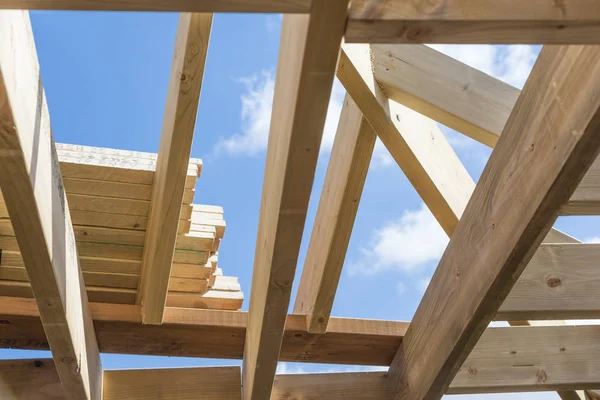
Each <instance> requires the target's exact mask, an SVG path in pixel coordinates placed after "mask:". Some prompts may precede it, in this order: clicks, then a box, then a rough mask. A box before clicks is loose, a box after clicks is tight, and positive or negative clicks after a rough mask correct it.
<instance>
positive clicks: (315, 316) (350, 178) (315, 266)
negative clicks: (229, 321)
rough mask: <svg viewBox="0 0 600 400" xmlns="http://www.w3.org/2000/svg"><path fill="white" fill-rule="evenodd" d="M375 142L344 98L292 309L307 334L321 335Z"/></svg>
mask: <svg viewBox="0 0 600 400" xmlns="http://www.w3.org/2000/svg"><path fill="white" fill-rule="evenodd" d="M376 138H377V134H376V133H375V132H374V131H373V128H371V125H369V123H368V122H367V120H366V119H365V118H364V117H363V115H362V113H361V112H360V109H359V108H358V106H357V105H356V103H354V101H353V100H352V98H351V97H350V96H349V95H346V98H345V100H344V105H343V107H342V113H341V116H340V122H339V124H338V128H337V133H336V136H335V141H334V143H333V149H332V151H331V158H330V162H329V166H328V167H327V175H326V177H325V183H324V184H323V191H322V194H321V199H320V200H319V207H318V209H317V216H316V219H315V222H314V225H313V230H312V234H311V236H310V243H309V245H308V251H307V254H306V260H305V262H304V268H303V269H302V278H301V280H300V286H299V287H298V293H297V294H296V303H295V305H294V314H303V315H306V324H307V329H308V331H309V332H313V333H325V331H326V330H327V323H328V321H329V316H330V314H331V308H332V307H333V299H334V297H335V293H336V290H337V285H338V281H339V279H340V275H341V273H342V266H343V264H344V259H345V257H346V250H347V249H348V242H349V241H350V234H351V232H352V227H353V226H354V219H355V218H356V212H357V211H358V204H359V201H360V197H361V195H362V190H363V186H364V183H365V179H366V177H367V171H368V169H369V164H370V162H371V157H372V154H373V147H374V146H375V139H376Z"/></svg>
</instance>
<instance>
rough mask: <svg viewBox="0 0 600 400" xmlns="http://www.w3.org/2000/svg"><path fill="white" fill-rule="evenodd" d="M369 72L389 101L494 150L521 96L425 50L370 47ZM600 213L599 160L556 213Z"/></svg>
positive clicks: (414, 47) (419, 47) (457, 62)
mask: <svg viewBox="0 0 600 400" xmlns="http://www.w3.org/2000/svg"><path fill="white" fill-rule="evenodd" d="M370 49H371V59H372V61H373V64H372V65H373V71H374V75H375V79H376V80H377V83H378V84H379V85H380V86H381V90H382V91H383V93H385V95H386V96H388V97H389V98H390V99H392V100H394V101H397V102H399V103H400V104H403V105H405V106H407V107H410V108H412V109H414V110H416V111H417V112H419V113H421V114H423V115H426V116H428V117H429V118H432V119H434V120H436V121H438V122H440V123H442V124H444V125H446V126H448V127H449V128H452V129H454V130H456V131H458V132H461V133H463V134H465V135H467V136H469V137H471V138H473V139H475V140H477V141H479V142H481V143H483V144H485V145H487V146H490V147H495V146H496V143H497V142H498V139H499V138H500V135H501V134H502V130H503V129H504V126H505V125H506V122H507V121H508V118H509V116H510V113H511V112H512V110H513V107H514V106H515V103H516V101H517V99H518V98H519V95H520V94H521V91H520V90H519V89H517V88H515V87H513V86H510V85H508V84H506V83H504V82H502V81H501V80H499V79H496V78H493V77H491V76H489V75H487V74H485V73H483V72H481V71H479V70H477V69H475V68H473V67H470V66H468V65H466V64H464V63H462V62H460V61H457V60H455V59H453V58H452V57H449V56H447V55H445V54H442V53H440V52H438V51H436V50H434V49H432V48H429V47H427V46H424V45H417V46H415V45H372V46H370ZM560 213H561V215H599V214H600V159H597V160H596V161H595V162H594V163H593V164H592V166H591V167H590V169H589V170H588V172H587V173H586V175H585V176H584V178H583V180H582V181H581V183H580V184H579V186H578V187H577V189H576V190H575V193H573V195H572V196H571V199H570V200H569V201H568V202H567V203H566V204H565V205H564V206H563V207H562V208H561V211H560Z"/></svg>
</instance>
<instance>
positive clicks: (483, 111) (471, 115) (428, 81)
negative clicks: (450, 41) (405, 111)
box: [370, 44, 521, 147]
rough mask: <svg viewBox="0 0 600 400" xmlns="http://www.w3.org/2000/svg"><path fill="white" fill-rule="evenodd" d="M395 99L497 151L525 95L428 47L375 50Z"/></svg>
mask: <svg viewBox="0 0 600 400" xmlns="http://www.w3.org/2000/svg"><path fill="white" fill-rule="evenodd" d="M370 47H371V54H372V59H373V70H374V74H375V79H376V80H377V83H379V85H380V86H381V89H382V90H383V92H384V93H385V94H386V96H388V97H389V98H390V99H392V100H394V101H397V102H398V103H400V104H403V105H405V106H407V107H410V108H412V109H413V110H415V111H417V112H419V113H421V114H423V115H426V116H428V117H429V118H432V119H434V120H436V121H438V122H440V123H442V124H444V125H446V126H447V127H449V128H451V129H454V130H456V131H458V132H461V133H463V134H465V135H467V136H469V137H471V138H473V139H475V140H477V141H479V142H481V143H483V144H485V145H487V146H490V147H494V146H495V145H496V143H498V138H499V137H500V134H501V133H502V129H504V125H506V121H507V120H508V117H509V115H510V112H511V111H512V109H513V107H514V106H515V103H516V101H517V99H518V98H519V94H520V93H521V91H520V90H519V89H517V88H515V87H512V86H510V85H509V84H506V83H504V82H502V81H501V80H499V79H495V78H492V77H491V76H489V75H487V74H485V73H483V72H481V71H479V70H478V69H476V68H473V67H470V66H468V65H466V64H463V63H462V62H460V61H458V60H455V59H454V58H452V57H449V56H447V55H445V54H443V53H441V52H439V51H436V50H434V49H432V48H430V47H427V46H425V45H385V44H380V45H372V46H370Z"/></svg>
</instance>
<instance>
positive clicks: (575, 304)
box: [494, 243, 600, 321]
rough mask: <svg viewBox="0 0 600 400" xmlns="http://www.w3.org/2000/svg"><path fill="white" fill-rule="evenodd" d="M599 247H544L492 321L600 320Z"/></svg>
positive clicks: (575, 245) (530, 263)
mask: <svg viewBox="0 0 600 400" xmlns="http://www.w3.org/2000/svg"><path fill="white" fill-rule="evenodd" d="M599 282H600V244H592V243H581V244H543V245H541V246H540V247H539V249H538V251H536V253H535V255H534V256H533V258H532V259H531V261H530V262H529V264H528V265H527V268H525V270H524V271H523V274H521V276H520V278H519V279H518V280H517V283H516V284H515V286H514V287H513V289H512V290H511V291H510V293H509V295H508V297H507V298H506V300H505V301H504V303H503V304H502V306H501V307H500V310H499V311H498V313H497V314H496V316H495V317H494V319H495V320H500V321H502V320H511V319H514V320H525V319H530V320H536V319H537V320H555V319H584V318H600V295H599V294H598V291H597V290H596V289H597V285H598V283H599Z"/></svg>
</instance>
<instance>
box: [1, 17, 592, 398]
mask: <svg viewBox="0 0 600 400" xmlns="http://www.w3.org/2000/svg"><path fill="white" fill-rule="evenodd" d="M31 18H32V24H33V30H34V35H35V40H36V45H37V49H38V54H39V60H40V65H41V73H42V79H43V83H44V86H45V89H46V95H47V99H48V105H49V109H50V116H51V122H52V127H53V132H54V136H55V139H56V141H57V142H65V143H73V144H85V145H93V146H102V147H112V148H121V149H130V150H139V151H150V152H156V151H157V150H158V144H159V135H160V130H161V124H162V117H163V110H164V104H165V98H166V91H167V83H168V77H169V73H170V66H171V57H172V54H173V44H174V38H175V31H176V26H177V15H176V14H162V13H80V12H35V13H32V14H31ZM280 25H281V18H280V17H279V16H277V15H217V16H216V17H215V20H214V23H213V31H212V37H211V43H210V48H209V55H208V64H207V68H206V72H205V77H204V84H203V88H202V97H201V100H200V107H199V111H198V118H197V125H196V131H195V139H194V146H193V150H192V156H193V157H199V158H202V159H203V160H204V168H203V172H202V176H201V178H200V179H199V183H198V186H197V187H196V198H195V203H201V204H217V205H221V206H223V207H224V209H225V219H226V221H227V232H226V235H225V239H224V240H223V242H222V244H221V249H220V254H219V265H220V266H222V267H223V270H224V272H225V274H226V275H232V276H238V277H239V278H240V283H241V285H242V288H243V291H244V293H245V295H246V300H245V302H244V310H247V308H248V300H249V294H250V283H251V276H252V267H253V259H254V245H255V240H256V229H257V225H258V215H259V205H260V196H261V185H262V179H263V173H264V161H265V149H266V138H267V134H268V127H269V121H270V108H271V103H272V90H273V79H274V73H275V65H276V61H277V49H278V41H279V28H280ZM436 48H437V49H438V50H441V51H444V52H445V53H447V54H449V55H451V56H453V57H455V58H458V59H460V60H461V61H463V62H467V63H469V64H470V65H472V66H474V67H476V68H479V69H481V70H483V71H484V72H487V73H489V74H491V75H494V76H496V77H498V78H500V79H503V80H505V81H507V82H508V83H511V84H513V85H515V86H519V87H520V86H522V84H523V83H524V81H525V79H526V77H527V75H528V73H529V71H530V69H531V66H532V65H533V62H534V61H535V58H536V56H537V52H538V51H539V48H538V47H534V46H511V47H507V46H436ZM343 97H344V90H343V88H342V87H341V85H340V84H339V83H336V84H335V85H334V91H333V95H332V101H331V104H330V107H329V114H328V120H327V123H326V128H325V133H324V140H323V146H322V151H321V154H320V158H319V164H318V168H317V173H316V178H315V186H314V189H313V194H312V197H311V204H310V210H309V215H308V219H307V224H306V229H305V235H304V240H303V244H302V250H301V253H300V260H299V263H298V269H297V274H296V285H295V287H294V295H295V290H296V288H297V284H298V282H299V277H300V273H301V269H302V265H303V261H304V255H305V252H306V248H307V245H308V237H309V235H310V232H311V229H312V223H313V219H314V215H315V211H316V206H317V203H318V199H319V195H320V190H321V186H322V184H323V179H324V175H325V171H326V167H327V162H328V158H329V151H330V148H331V144H332V142H333V137H334V134H335V128H336V125H337V119H338V117H339V112H340V110H341V102H342V100H343ZM443 130H444V132H445V133H446V134H447V136H448V139H449V140H450V143H451V144H452V145H453V147H454V148H455V150H456V151H457V153H458V155H459V157H460V159H461V160H462V161H463V163H464V164H465V166H466V167H467V169H468V171H469V172H470V173H471V175H472V176H473V178H474V179H477V178H478V177H479V174H480V173H481V171H482V170H483V166H484V165H485V161H486V160H487V157H488V156H489V154H490V150H489V149H487V148H486V147H485V146H483V145H480V144H478V143H475V142H474V141H472V140H470V139H468V138H466V137H464V136H462V135H459V134H457V133H455V132H452V131H450V130H448V129H446V128H443ZM598 226H599V225H598V219H597V218H575V217H569V218H561V219H560V220H559V221H558V223H557V227H558V228H559V229H561V230H563V231H565V232H567V233H569V234H571V235H572V236H575V237H577V238H578V239H580V240H589V241H592V240H596V241H598V240H599V239H600V238H599V237H600V231H599V230H598V229H597V227H598ZM446 243H447V238H446V236H445V234H444V233H443V231H442V230H441V228H440V227H439V225H438V224H437V222H436V221H435V220H434V219H433V217H432V216H431V214H430V213H429V211H428V210H427V209H426V208H425V207H424V206H423V203H422V201H421V200H420V198H419V197H418V195H417V194H416V192H415V191H414V189H413V188H412V187H411V185H410V184H409V183H408V181H407V179H406V178H405V177H404V175H403V174H402V172H401V171H400V169H399V168H398V167H397V165H396V164H395V163H394V162H393V161H392V159H391V158H390V156H389V154H388V153H387V151H386V150H385V148H384V147H383V146H382V145H381V144H380V143H379V144H378V145H377V147H376V150H375V155H374V159H373V162H372V164H371V168H370V170H369V174H368V177H367V182H366V185H365V189H364V194H363V197H362V200H361V204H360V209H359V212H358V217H357V221H356V224H355V227H354V231H353V234H352V239H351V242H350V246H349V251H348V255H347V258H346V264H345V268H344V272H343V274H342V278H341V281H340V286H339V290H338V294H337V296H336V300H335V304H334V310H333V315H335V316H344V317H360V318H377V319H394V320H410V319H411V317H412V315H413V313H414V311H415V309H416V307H417V305H418V302H419V300H420V298H421V296H422V293H423V292H424V290H425V287H426V285H427V283H428V280H429V278H430V276H431V274H432V273H433V270H434V269H435V266H436V265H437V261H438V260H439V257H440V256H441V254H442V252H443V250H444V247H445V245H446ZM292 305H293V298H292ZM40 354H42V355H44V356H48V353H45V352H23V351H20V352H16V351H0V358H14V357H39V356H40ZM103 364H104V367H105V368H109V369H114V368H135V367H159V366H162V367H166V366H186V365H198V366H200V365H231V364H236V365H237V364H239V363H238V362H235V361H229V360H224V361H223V360H201V359H181V358H162V357H139V356H117V355H104V356H103ZM349 368H351V367H345V366H339V367H336V366H322V365H321V366H318V365H307V364H290V363H281V366H280V371H281V372H309V371H347V370H349ZM353 370H360V369H353ZM525 396H527V398H540V399H546V398H548V399H551V398H557V396H556V395H555V394H553V393H548V394H535V395H532V394H529V395H513V396H511V397H512V398H515V399H517V398H521V397H522V398H525ZM462 397H463V396H454V398H462ZM464 397H465V398H467V396H464ZM494 397H498V398H499V397H500V396H483V395H474V396H468V398H473V399H475V398H494ZM507 397H509V396H507V395H502V398H507Z"/></svg>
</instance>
